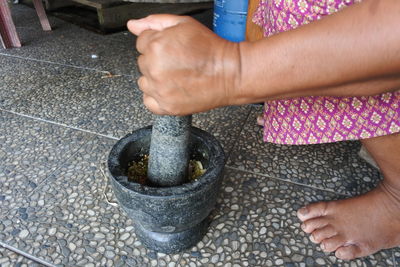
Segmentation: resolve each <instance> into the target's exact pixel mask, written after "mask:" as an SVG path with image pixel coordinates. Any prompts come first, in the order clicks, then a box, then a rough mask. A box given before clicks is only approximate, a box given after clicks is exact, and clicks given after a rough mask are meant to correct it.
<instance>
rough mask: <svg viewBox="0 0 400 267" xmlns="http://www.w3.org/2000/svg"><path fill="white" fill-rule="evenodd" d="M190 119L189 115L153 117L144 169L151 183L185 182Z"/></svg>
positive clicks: (175, 184) (176, 183)
mask: <svg viewBox="0 0 400 267" xmlns="http://www.w3.org/2000/svg"><path fill="white" fill-rule="evenodd" d="M191 121H192V116H191V115H189V116H182V117H180V116H156V118H155V122H154V124H153V130H152V134H151V142H150V153H149V166H148V171H147V176H148V179H149V180H150V182H151V183H152V184H153V185H155V186H159V187H170V186H177V185H181V184H183V183H185V182H186V181H187V176H188V166H189V157H190V155H189V137H190V128H191Z"/></svg>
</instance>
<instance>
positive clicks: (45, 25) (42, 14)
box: [33, 0, 51, 31]
mask: <svg viewBox="0 0 400 267" xmlns="http://www.w3.org/2000/svg"><path fill="white" fill-rule="evenodd" d="M33 4H34V5H35V9H36V13H37V14H38V17H39V20H40V24H41V25H42V29H43V30H44V31H51V26H50V23H49V19H48V18H47V15H46V11H45V10H44V6H43V3H42V0H33Z"/></svg>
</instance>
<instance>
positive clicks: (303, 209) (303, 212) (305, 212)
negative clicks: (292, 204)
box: [299, 207, 308, 215]
mask: <svg viewBox="0 0 400 267" xmlns="http://www.w3.org/2000/svg"><path fill="white" fill-rule="evenodd" d="M299 213H300V214H301V215H307V213H308V209H307V208H306V207H304V208H301V209H300V210H299Z"/></svg>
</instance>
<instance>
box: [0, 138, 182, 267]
mask: <svg viewBox="0 0 400 267" xmlns="http://www.w3.org/2000/svg"><path fill="white" fill-rule="evenodd" d="M114 143H115V141H114V140H108V139H104V138H95V139H93V140H92V141H90V142H89V143H88V144H87V145H85V146H83V147H82V148H81V149H80V150H79V152H78V153H77V154H76V155H75V156H74V157H73V158H71V160H69V161H68V162H66V163H65V165H64V166H63V167H62V168H60V169H59V170H58V171H57V172H56V173H54V174H53V175H52V178H51V183H50V182H49V183H46V184H44V185H42V186H41V187H39V188H38V189H37V190H36V191H35V192H34V193H33V194H32V195H31V196H30V197H29V199H27V200H26V201H24V207H26V209H27V210H30V211H31V214H30V216H29V217H28V218H27V220H24V221H21V220H19V221H16V220H15V217H16V216H18V210H17V209H16V210H13V211H11V212H10V213H9V214H8V216H7V217H6V218H5V219H3V221H2V223H0V227H3V228H4V230H3V234H0V237H2V235H3V238H4V240H5V242H7V243H8V244H10V245H13V246H16V247H18V248H20V247H21V249H24V251H26V252H27V253H30V254H31V255H34V256H36V257H40V258H41V259H44V260H46V261H48V262H51V263H54V264H67V265H68V266H78V265H79V266H83V265H85V264H87V263H94V264H96V265H98V264H99V265H100V266H127V265H131V266H150V265H152V266H155V265H157V264H159V265H163V263H170V262H174V261H175V262H176V261H178V259H179V256H180V255H179V254H176V255H165V254H161V253H154V252H152V251H149V250H147V249H146V248H144V247H143V246H142V245H141V244H140V242H139V241H137V239H136V237H135V234H134V232H133V227H132V221H131V220H130V219H128V218H127V217H126V216H125V215H124V213H123V212H122V211H121V210H120V209H119V208H118V207H115V206H113V205H112V204H109V202H108V201H110V202H111V203H114V202H115V201H116V200H115V199H114V197H113V194H112V192H111V191H110V188H109V187H108V181H107V180H106V179H105V177H104V176H103V175H102V172H101V170H100V164H101V163H104V161H105V159H106V157H107V155H108V152H109V150H110V149H111V146H112V145H113V144H114ZM106 186H107V187H106ZM105 188H106V189H105ZM104 192H105V194H106V196H107V199H108V200H107V199H106V197H105V195H104V194H103V193H104ZM11 222H12V223H11ZM1 225H3V226H1ZM21 233H23V234H21Z"/></svg>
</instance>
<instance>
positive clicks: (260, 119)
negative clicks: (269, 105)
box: [257, 115, 264, 126]
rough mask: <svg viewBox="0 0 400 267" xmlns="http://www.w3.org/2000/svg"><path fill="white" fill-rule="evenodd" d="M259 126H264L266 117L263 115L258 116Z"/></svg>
mask: <svg viewBox="0 0 400 267" xmlns="http://www.w3.org/2000/svg"><path fill="white" fill-rule="evenodd" d="M257 124H258V125H260V126H264V116H263V115H260V116H257Z"/></svg>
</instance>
